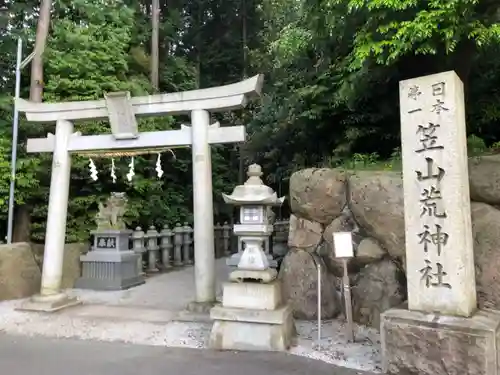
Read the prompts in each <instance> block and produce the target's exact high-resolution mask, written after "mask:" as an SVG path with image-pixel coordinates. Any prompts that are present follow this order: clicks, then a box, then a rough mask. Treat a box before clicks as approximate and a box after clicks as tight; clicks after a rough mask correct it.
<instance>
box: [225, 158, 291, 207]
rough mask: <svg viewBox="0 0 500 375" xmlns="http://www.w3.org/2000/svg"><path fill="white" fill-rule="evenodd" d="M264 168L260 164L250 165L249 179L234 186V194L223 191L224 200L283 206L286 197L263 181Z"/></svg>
mask: <svg viewBox="0 0 500 375" xmlns="http://www.w3.org/2000/svg"><path fill="white" fill-rule="evenodd" d="M262 175H263V173H262V168H261V166H260V165H258V164H252V165H250V166H249V167H248V171H247V176H248V180H247V181H246V182H245V183H244V184H243V185H238V186H236V187H235V188H234V190H233V192H232V194H230V195H227V194H224V193H222V197H223V198H224V202H226V203H228V204H234V205H239V206H241V205H250V204H254V205H255V204H258V205H264V206H281V205H282V204H283V202H284V201H285V197H281V198H278V196H277V195H276V193H275V192H274V190H273V189H272V188H270V187H269V186H267V185H264V182H263V181H262V178H261V177H262Z"/></svg>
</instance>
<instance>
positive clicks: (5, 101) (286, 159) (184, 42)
mask: <svg viewBox="0 0 500 375" xmlns="http://www.w3.org/2000/svg"><path fill="white" fill-rule="evenodd" d="M39 7H40V2H39V1H38V0H36V1H35V0H24V1H19V0H3V1H0V11H1V13H0V51H1V53H0V69H1V71H2V77H3V78H4V79H3V80H0V85H1V89H0V112H1V115H0V229H1V230H5V222H6V215H7V201H8V188H9V181H10V153H11V149H10V147H11V146H10V140H11V122H12V114H13V106H12V96H13V92H14V66H15V59H16V39H17V37H19V36H21V37H22V38H23V40H24V42H25V44H27V49H28V51H25V53H24V57H26V56H27V54H28V52H29V51H30V50H31V49H32V48H33V43H34V40H35V37H36V35H35V33H36V23H37V19H38V11H39ZM51 11H52V14H51V22H50V31H49V38H48V41H47V46H46V50H45V52H44V54H43V61H44V82H42V84H43V100H44V101H56V100H58V101H59V100H82V99H96V98H101V97H102V96H103V93H104V92H106V91H115V90H129V91H130V92H131V93H132V94H133V95H137V94H145V93H151V92H153V88H152V85H151V82H150V79H149V76H150V66H151V65H150V61H151V48H150V45H151V35H152V33H151V0H100V1H87V0H56V1H55V2H54V3H53V7H52V10H51ZM499 19H500V3H498V2H497V1H493V0H458V1H453V2H452V1H446V0H432V1H421V0H400V1H398V0H383V1H382V0H301V1H298V0H236V1H224V0H194V1H193V0H192V1H187V0H160V31H159V35H160V37H159V60H160V64H159V67H160V69H159V90H160V91H161V92H172V91H182V90H186V89H192V88H196V87H202V88H203V87H209V86H214V85H220V84H226V83H230V82H234V81H238V80H240V79H242V78H243V77H245V76H250V75H253V74H256V73H264V74H265V76H266V84H265V92H264V95H263V97H262V100H261V101H259V102H257V103H254V104H252V105H251V106H250V107H249V108H247V109H246V110H244V111H240V112H237V113H228V114H225V115H223V116H221V117H220V118H219V120H220V121H221V122H222V123H227V124H229V123H232V124H234V123H245V124H246V125H248V126H247V129H248V133H249V140H248V142H247V143H245V145H244V146H242V147H241V148H238V147H235V146H224V147H222V146H221V147H214V148H213V178H214V199H215V202H216V211H217V212H216V214H217V219H219V220H226V219H227V218H228V217H229V211H228V209H227V207H225V205H224V204H222V202H221V201H220V198H219V197H220V192H221V191H223V190H224V191H228V190H231V189H232V187H233V186H234V185H235V184H236V183H238V181H239V180H241V178H242V175H241V173H239V172H241V165H242V164H241V163H240V158H242V159H243V160H244V162H245V164H248V163H249V162H259V163H261V164H262V165H263V166H264V170H265V172H266V175H267V176H268V178H269V180H268V182H269V183H270V184H271V185H272V186H273V187H274V188H276V189H278V190H280V191H279V192H280V193H283V194H284V193H286V191H287V187H286V185H287V179H288V177H289V176H290V174H291V173H292V172H293V171H294V170H296V169H299V168H302V167H305V166H321V165H328V166H337V165H345V166H347V167H350V168H352V167H363V168H369V167H373V168H398V166H399V162H400V161H399V149H398V146H399V110H398V82H399V81H400V80H401V79H405V78H410V77H415V76H419V75H423V74H430V73H436V72H440V71H443V70H447V69H454V70H455V71H456V72H457V73H458V74H459V75H460V77H461V78H462V80H463V81H464V83H465V87H466V94H467V113H468V131H469V136H470V138H469V151H470V152H471V153H482V152H486V151H488V149H496V146H497V143H496V142H497V141H498V140H499V136H500V126H498V125H499V119H500V110H499V109H498V108H500V107H499V106H498V102H499V99H500V98H499V94H500V93H499V89H498V87H499V85H498V84H497V83H500V60H499V59H498V57H497V56H498V55H499V52H500V21H499ZM29 84H30V79H29V69H28V68H26V69H25V70H24V71H23V79H22V90H21V96H22V97H26V98H27V97H28V96H29ZM186 121H188V119H187V118H170V117H163V118H152V119H145V120H141V122H140V128H141V129H142V130H152V129H175V128H178V127H179V124H180V123H182V122H186ZM77 128H78V130H80V131H82V132H83V133H85V134H98V133H106V132H109V125H108V124H107V123H106V122H97V121H94V122H87V123H84V124H78V125H77ZM53 131H54V126H53V125H40V124H29V123H27V122H26V121H25V120H24V119H22V120H21V127H20V147H19V159H18V166H17V168H18V175H17V176H18V177H17V180H16V186H17V189H16V205H17V206H20V205H27V206H29V207H30V212H31V215H30V217H31V220H32V224H33V225H32V227H31V235H32V237H33V239H36V240H41V239H43V235H44V230H45V229H44V225H45V217H46V208H47V207H46V202H47V201H48V186H49V182H50V162H51V159H50V155H27V154H26V153H25V143H26V139H27V138H28V137H42V136H45V135H46V133H47V132H53ZM173 152H174V154H175V158H174V157H173V156H172V155H171V154H170V153H165V154H164V155H163V160H164V161H163V168H164V170H165V175H164V176H163V177H162V178H161V179H158V178H157V177H156V174H155V171H154V168H155V161H156V160H155V159H156V155H150V156H148V155H145V156H141V157H139V158H137V165H136V169H135V172H136V174H137V175H136V176H135V179H134V180H133V183H131V184H129V183H127V182H126V181H125V179H124V176H125V174H126V170H127V164H128V162H129V160H128V159H127V158H122V159H117V160H116V164H117V167H118V171H117V175H118V178H119V180H118V181H117V183H116V184H113V183H112V182H111V177H110V175H109V172H110V163H111V161H110V159H98V160H96V164H97V167H98V170H99V172H100V174H99V177H100V179H99V180H98V181H97V182H92V180H91V179H90V178H89V173H88V159H86V158H83V157H74V158H73V168H72V182H71V199H70V206H69V217H68V228H69V231H68V240H69V241H72V240H76V239H79V238H84V237H86V236H87V233H88V230H89V229H90V228H92V226H93V215H94V213H95V210H96V208H97V202H98V201H99V200H100V199H102V198H103V197H104V196H106V195H107V194H109V192H111V191H126V192H127V195H128V196H129V200H130V201H129V204H130V208H131V209H130V212H129V213H128V220H129V224H130V225H131V226H136V225H142V226H146V225H150V224H152V223H154V224H163V223H169V224H172V223H175V222H177V221H184V220H190V213H191V212H192V207H191V200H192V199H191V194H192V188H191V171H190V166H191V153H190V150H189V149H176V150H173Z"/></svg>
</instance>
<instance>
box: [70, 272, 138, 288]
mask: <svg viewBox="0 0 500 375" xmlns="http://www.w3.org/2000/svg"><path fill="white" fill-rule="evenodd" d="M144 283H145V281H144V278H143V277H142V276H136V277H132V278H128V279H97V278H95V279H94V278H86V277H80V278H79V279H77V280H76V282H75V288H76V289H91V290H108V291H110V290H125V289H130V288H133V287H134V286H138V285H142V284H144Z"/></svg>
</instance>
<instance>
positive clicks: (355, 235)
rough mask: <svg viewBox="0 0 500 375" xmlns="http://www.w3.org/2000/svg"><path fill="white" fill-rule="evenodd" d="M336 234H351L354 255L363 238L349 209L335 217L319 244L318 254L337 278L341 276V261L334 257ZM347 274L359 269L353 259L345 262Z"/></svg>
mask: <svg viewBox="0 0 500 375" xmlns="http://www.w3.org/2000/svg"><path fill="white" fill-rule="evenodd" d="M336 232H351V233H352V242H353V249H354V253H356V251H357V248H358V245H359V244H360V242H361V241H362V239H363V237H362V236H361V235H360V234H359V227H358V225H357V224H356V222H355V221H354V219H353V217H352V214H351V212H350V211H349V209H344V212H342V215H340V216H339V217H337V218H336V219H335V220H333V221H332V222H331V224H330V225H328V226H327V227H326V228H325V231H324V232H323V243H322V244H321V247H320V250H319V254H320V255H321V256H322V257H323V260H324V261H325V264H326V266H327V268H328V270H329V271H330V272H331V273H333V274H334V275H336V276H338V277H342V275H343V272H344V271H343V263H342V260H340V259H339V258H337V257H336V255H335V246H334V244H333V234H334V233H336ZM347 264H348V269H349V272H356V271H357V270H358V269H359V266H358V263H357V262H356V259H355V258H351V259H349V260H348V262H347Z"/></svg>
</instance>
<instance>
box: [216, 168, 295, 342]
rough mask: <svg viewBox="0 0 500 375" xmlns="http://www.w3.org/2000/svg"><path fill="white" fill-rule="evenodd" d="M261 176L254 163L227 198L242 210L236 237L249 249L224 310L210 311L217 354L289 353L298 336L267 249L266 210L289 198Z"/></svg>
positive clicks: (228, 289)
mask: <svg viewBox="0 0 500 375" xmlns="http://www.w3.org/2000/svg"><path fill="white" fill-rule="evenodd" d="M261 176H262V171H261V167H260V166H259V165H257V164H253V165H251V166H250V167H249V168H248V180H247V181H246V182H245V184H244V185H240V186H237V187H236V188H235V189H234V191H233V193H232V194H231V195H225V194H223V197H224V201H225V202H226V203H229V204H234V205H237V206H241V208H240V224H237V225H235V226H234V232H235V233H236V234H237V235H238V236H241V241H242V242H244V244H245V246H244V250H243V253H242V255H241V259H240V260H239V263H238V268H237V269H236V270H235V271H233V272H231V274H230V275H229V279H230V282H227V283H225V284H224V285H223V295H222V305H221V306H215V307H213V308H212V310H211V311H210V317H211V318H212V319H213V320H214V325H213V327H212V332H211V335H210V344H209V345H210V347H211V348H214V349H223V350H267V351H284V350H287V349H288V348H289V347H290V343H291V340H292V338H293V336H294V335H295V325H294V321H293V317H292V309H291V307H290V306H288V305H287V304H286V303H284V301H283V299H282V293H281V282H280V281H279V280H278V279H277V271H276V269H274V268H270V264H269V259H268V257H267V255H266V253H265V251H264V249H263V244H264V242H265V239H266V238H269V236H270V234H271V233H272V231H273V226H272V225H271V224H269V215H267V208H268V207H270V206H272V205H277V204H281V203H283V201H284V199H285V198H284V197H283V198H278V197H277V195H276V193H275V192H274V191H273V190H272V189H271V188H270V187H268V186H266V185H264V184H263V182H262V179H261Z"/></svg>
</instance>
